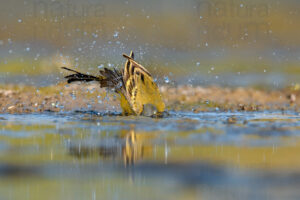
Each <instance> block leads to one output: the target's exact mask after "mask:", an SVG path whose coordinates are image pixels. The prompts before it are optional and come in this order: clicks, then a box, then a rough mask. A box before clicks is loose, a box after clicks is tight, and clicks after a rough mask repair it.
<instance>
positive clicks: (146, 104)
mask: <svg viewBox="0 0 300 200" xmlns="http://www.w3.org/2000/svg"><path fill="white" fill-rule="evenodd" d="M123 57H124V58H126V59H127V60H126V62H125V66H124V69H121V70H120V69H117V68H113V69H109V68H106V67H105V68H103V69H101V70H100V74H99V75H98V76H93V75H89V74H84V73H81V72H78V71H76V70H73V69H70V68H67V67H62V68H63V69H65V70H68V71H70V72H73V74H71V75H68V76H65V78H66V79H67V82H68V83H72V82H76V81H80V82H90V81H96V82H98V83H99V84H100V87H101V88H108V89H112V90H114V91H115V92H116V93H117V94H118V95H119V99H120V106H121V108H122V115H137V116H140V115H142V116H162V115H163V113H164V111H165V103H164V101H163V98H162V95H161V93H160V91H159V88H158V86H157V84H156V83H155V81H154V80H153V78H152V75H151V74H150V72H149V71H148V70H147V69H146V68H145V67H143V66H142V65H141V64H139V63H138V62H137V61H135V60H134V53H133V51H131V52H130V55H129V56H128V55H126V54H123Z"/></svg>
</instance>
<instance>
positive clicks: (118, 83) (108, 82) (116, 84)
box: [62, 67, 123, 89]
mask: <svg viewBox="0 0 300 200" xmlns="http://www.w3.org/2000/svg"><path fill="white" fill-rule="evenodd" d="M62 69H65V70H68V71H71V72H74V74H71V75H68V76H65V78H66V79H67V81H68V83H72V82H75V81H82V82H90V81H98V82H99V83H100V87H107V88H114V89H120V88H121V87H123V76H122V72H121V71H119V70H117V69H112V70H111V69H108V68H104V69H102V70H100V76H99V77H96V76H92V75H88V74H83V73H81V72H78V71H75V70H73V69H69V68H67V67H62Z"/></svg>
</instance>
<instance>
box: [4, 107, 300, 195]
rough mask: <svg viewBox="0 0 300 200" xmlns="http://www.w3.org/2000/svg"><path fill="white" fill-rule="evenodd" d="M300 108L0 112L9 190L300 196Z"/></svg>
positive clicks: (27, 192) (6, 191) (6, 190)
mask: <svg viewBox="0 0 300 200" xmlns="http://www.w3.org/2000/svg"><path fill="white" fill-rule="evenodd" d="M299 136H300V115H299V114H298V113H281V112H272V113H268V112H265V113H263V112H257V113H254V112H251V113H247V112H243V113H223V112H216V113H212V112H209V113H199V114H194V113H183V112H182V113H172V112H171V113H170V115H169V116H168V117H165V118H162V119H155V118H146V117H122V116H118V115H116V114H112V115H108V114H103V115H101V116H98V115H96V114H94V112H70V113H59V114H58V113H45V114H30V115H8V114H4V115H0V179H1V181H0V199H26V200H27V199H30V200H31V199H266V198H267V199H298V198H299V197H300V192H299V187H300V157H299V155H300V140H299V139H300V137H299Z"/></svg>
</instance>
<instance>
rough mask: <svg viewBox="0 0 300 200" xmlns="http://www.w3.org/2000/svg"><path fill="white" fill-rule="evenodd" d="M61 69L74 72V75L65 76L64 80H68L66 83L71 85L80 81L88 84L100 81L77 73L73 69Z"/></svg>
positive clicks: (97, 78)
mask: <svg viewBox="0 0 300 200" xmlns="http://www.w3.org/2000/svg"><path fill="white" fill-rule="evenodd" d="M62 69H65V70H68V71H71V72H74V74H71V75H68V76H65V78H66V79H67V80H68V83H72V82H75V81H82V82H90V81H100V78H99V77H96V76H92V75H88V74H83V73H80V72H78V71H75V70H73V69H69V68H67V67H62Z"/></svg>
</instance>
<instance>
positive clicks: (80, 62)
mask: <svg viewBox="0 0 300 200" xmlns="http://www.w3.org/2000/svg"><path fill="white" fill-rule="evenodd" d="M299 8H300V3H299V2H298V1H295V0H276V1H275V0H251V1H250V0H211V1H210V0H186V1H180V0H161V1H157V0H153V1H146V0H142V1H141V0H140V1H137V0H127V1H123V0H122V1H121V0H89V1H79V0H51V1H46V0H24V1H23V0H22V1H21V0H11V1H2V3H1V7H0V30H1V31H0V81H1V83H18V84H33V85H37V86H44V85H51V84H55V83H57V82H59V81H62V74H60V73H61V70H60V67H61V66H67V67H72V68H76V69H80V70H82V71H87V72H89V73H97V72H98V70H99V68H102V67H123V64H124V59H123V57H122V53H129V52H130V50H133V51H134V52H135V54H136V60H137V61H138V62H140V63H141V64H143V65H144V66H145V67H146V68H147V69H149V71H150V72H152V74H153V75H154V76H155V77H157V80H158V82H165V83H167V84H194V85H211V84H216V85H221V86H258V87H269V88H282V87H286V86H291V85H294V84H296V83H297V81H299V78H298V77H299V74H300V67H299V62H300V49H299V46H300V37H299V35H300V22H299Z"/></svg>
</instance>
